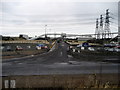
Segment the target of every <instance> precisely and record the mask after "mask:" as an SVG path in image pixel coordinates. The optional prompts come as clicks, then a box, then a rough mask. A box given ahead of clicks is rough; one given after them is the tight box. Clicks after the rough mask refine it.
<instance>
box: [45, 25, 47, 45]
mask: <svg viewBox="0 0 120 90" xmlns="http://www.w3.org/2000/svg"><path fill="white" fill-rule="evenodd" d="M46 29H47V25H45V43H46V37H47V36H46Z"/></svg>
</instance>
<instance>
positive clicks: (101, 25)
mask: <svg viewBox="0 0 120 90" xmlns="http://www.w3.org/2000/svg"><path fill="white" fill-rule="evenodd" d="M99 34H100V36H99V37H100V38H103V36H104V30H103V16H102V15H100V27H99Z"/></svg>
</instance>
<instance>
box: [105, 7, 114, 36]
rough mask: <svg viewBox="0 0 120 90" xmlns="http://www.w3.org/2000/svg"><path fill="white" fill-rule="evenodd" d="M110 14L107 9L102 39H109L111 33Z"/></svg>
mask: <svg viewBox="0 0 120 90" xmlns="http://www.w3.org/2000/svg"><path fill="white" fill-rule="evenodd" d="M109 14H110V12H109V9H107V10H106V17H105V26H104V38H111V37H112V36H111V34H110V33H111V32H110V20H109V18H110V16H109Z"/></svg>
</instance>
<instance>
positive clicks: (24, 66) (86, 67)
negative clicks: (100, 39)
mask: <svg viewBox="0 0 120 90" xmlns="http://www.w3.org/2000/svg"><path fill="white" fill-rule="evenodd" d="M67 47H68V46H67V44H66V43H64V42H61V43H57V44H56V46H54V47H53V48H52V50H51V51H50V52H48V53H45V54H43V55H37V56H34V55H32V56H29V57H21V58H17V59H12V60H6V61H3V62H2V76H8V75H50V74H92V73H93V74H95V73H118V70H119V69H118V68H119V67H118V66H119V64H117V63H107V62H89V61H83V60H78V59H75V58H73V57H72V56H71V55H68V54H67Z"/></svg>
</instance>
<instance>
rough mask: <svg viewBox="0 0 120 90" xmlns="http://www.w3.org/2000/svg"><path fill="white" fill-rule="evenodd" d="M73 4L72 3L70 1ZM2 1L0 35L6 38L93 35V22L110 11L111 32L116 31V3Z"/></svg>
mask: <svg viewBox="0 0 120 90" xmlns="http://www.w3.org/2000/svg"><path fill="white" fill-rule="evenodd" d="M73 1H74V0H73ZM73 1H72V0H69V1H68V0H65V1H63V0H51V1H50V0H49V1H48V0H19V1H18V0H2V1H1V2H0V21H1V25H0V28H1V30H2V31H1V33H2V35H7V36H10V35H11V36H18V35H19V34H28V35H29V36H35V35H37V36H39V35H41V34H44V33H45V25H47V27H46V28H47V33H69V34H71V33H72V34H73V33H74V34H88V33H94V32H95V21H96V18H99V17H100V15H101V14H103V15H104V16H105V10H106V9H110V12H111V13H110V15H111V16H112V17H113V18H112V19H110V20H111V31H112V32H117V30H118V29H117V28H118V23H117V22H118V3H117V2H79V1H78V0H75V1H74V2H73Z"/></svg>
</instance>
